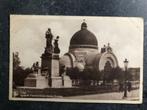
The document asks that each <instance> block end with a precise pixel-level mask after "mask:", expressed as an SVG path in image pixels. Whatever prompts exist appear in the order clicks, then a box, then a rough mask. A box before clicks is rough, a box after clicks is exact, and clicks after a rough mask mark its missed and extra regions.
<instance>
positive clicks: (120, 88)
mask: <svg viewBox="0 0 147 110" xmlns="http://www.w3.org/2000/svg"><path fill="white" fill-rule="evenodd" d="M122 91H123V83H122V82H120V83H119V92H122Z"/></svg>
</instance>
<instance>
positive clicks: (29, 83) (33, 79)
mask: <svg viewBox="0 0 147 110" xmlns="http://www.w3.org/2000/svg"><path fill="white" fill-rule="evenodd" d="M24 86H25V87H36V88H48V87H49V86H48V79H47V78H46V77H45V76H41V74H35V73H31V74H30V75H28V77H27V78H26V79H25V81H24Z"/></svg>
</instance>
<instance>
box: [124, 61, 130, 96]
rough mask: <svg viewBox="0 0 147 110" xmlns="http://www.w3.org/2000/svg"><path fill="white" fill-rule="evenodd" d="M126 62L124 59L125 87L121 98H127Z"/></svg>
mask: <svg viewBox="0 0 147 110" xmlns="http://www.w3.org/2000/svg"><path fill="white" fill-rule="evenodd" d="M128 62H129V61H128V60H127V59H125V61H124V67H125V74H124V75H125V76H124V80H125V85H124V86H125V87H124V96H123V98H127V77H126V76H127V69H128Z"/></svg>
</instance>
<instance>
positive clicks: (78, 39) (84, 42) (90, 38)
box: [69, 22, 98, 49]
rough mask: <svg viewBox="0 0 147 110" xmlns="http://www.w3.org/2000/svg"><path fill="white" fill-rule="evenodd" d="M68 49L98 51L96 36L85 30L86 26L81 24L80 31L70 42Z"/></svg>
mask: <svg viewBox="0 0 147 110" xmlns="http://www.w3.org/2000/svg"><path fill="white" fill-rule="evenodd" d="M69 48H70V49H72V48H94V49H98V42H97V39H96V36H95V35H94V34H93V33H92V32H90V31H89V30H87V24H86V23H85V22H83V23H82V24H81V30H79V31H78V32H76V33H75V34H74V35H73V36H72V38H71V40H70V47H69Z"/></svg>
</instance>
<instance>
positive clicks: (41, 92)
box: [17, 86, 118, 97]
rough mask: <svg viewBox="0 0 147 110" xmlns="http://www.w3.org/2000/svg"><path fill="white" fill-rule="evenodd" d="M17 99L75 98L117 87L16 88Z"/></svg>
mask: <svg viewBox="0 0 147 110" xmlns="http://www.w3.org/2000/svg"><path fill="white" fill-rule="evenodd" d="M17 91H18V94H19V95H18V97H53V96H64V97H66V96H77V95H87V94H97V93H108V92H115V91H118V86H98V87H72V88H45V89H37V88H25V87H19V88H17Z"/></svg>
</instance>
